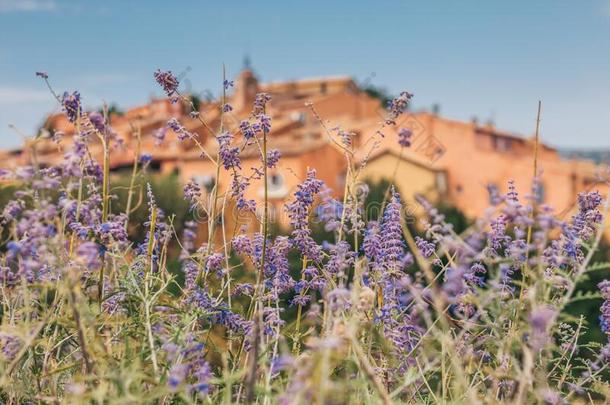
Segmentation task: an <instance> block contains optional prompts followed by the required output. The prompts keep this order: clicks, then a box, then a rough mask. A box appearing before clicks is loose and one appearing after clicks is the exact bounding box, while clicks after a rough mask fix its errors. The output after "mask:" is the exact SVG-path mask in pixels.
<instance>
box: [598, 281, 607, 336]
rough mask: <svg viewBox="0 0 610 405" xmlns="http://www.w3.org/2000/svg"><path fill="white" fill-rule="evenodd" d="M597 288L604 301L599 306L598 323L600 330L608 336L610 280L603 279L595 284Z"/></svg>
mask: <svg viewBox="0 0 610 405" xmlns="http://www.w3.org/2000/svg"><path fill="white" fill-rule="evenodd" d="M597 288H599V290H600V292H601V294H602V297H603V298H604V302H603V303H602V306H601V307H600V312H601V314H600V316H599V324H600V326H601V328H602V332H604V333H605V334H606V335H608V336H609V337H610V280H604V281H602V282H600V283H599V284H598V285H597Z"/></svg>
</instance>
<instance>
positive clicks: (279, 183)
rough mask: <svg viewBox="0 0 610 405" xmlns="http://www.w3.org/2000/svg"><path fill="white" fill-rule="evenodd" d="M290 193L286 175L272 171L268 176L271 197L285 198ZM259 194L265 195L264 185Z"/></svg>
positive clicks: (268, 193)
mask: <svg viewBox="0 0 610 405" xmlns="http://www.w3.org/2000/svg"><path fill="white" fill-rule="evenodd" d="M287 194H288V189H287V188H286V182H285V179H284V176H283V175H282V174H281V173H279V172H274V173H270V174H269V177H268V178H267V195H268V196H269V198H284V197H285V196H286V195H287ZM259 195H260V196H261V197H262V196H264V195H265V190H264V187H261V188H260V189H259Z"/></svg>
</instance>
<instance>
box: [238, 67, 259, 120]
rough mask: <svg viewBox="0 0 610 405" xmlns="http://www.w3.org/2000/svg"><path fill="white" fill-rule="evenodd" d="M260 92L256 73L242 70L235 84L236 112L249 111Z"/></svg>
mask: <svg viewBox="0 0 610 405" xmlns="http://www.w3.org/2000/svg"><path fill="white" fill-rule="evenodd" d="M258 91H259V89H258V79H257V78H256V76H254V73H252V71H251V70H250V69H244V70H242V71H241V73H240V74H239V77H238V78H237V80H236V83H235V94H234V95H233V108H235V111H237V112H247V111H249V110H250V109H251V108H252V103H253V102H254V99H255V98H256V93H258Z"/></svg>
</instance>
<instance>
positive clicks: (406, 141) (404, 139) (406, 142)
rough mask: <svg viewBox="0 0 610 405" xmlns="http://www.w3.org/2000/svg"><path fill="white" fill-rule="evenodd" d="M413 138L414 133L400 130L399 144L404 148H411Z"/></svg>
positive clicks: (406, 129) (408, 130)
mask: <svg viewBox="0 0 610 405" xmlns="http://www.w3.org/2000/svg"><path fill="white" fill-rule="evenodd" d="M412 136H413V131H411V130H410V129H409V128H400V129H399V130H398V144H399V145H400V146H402V147H403V148H408V147H409V146H411V137H412Z"/></svg>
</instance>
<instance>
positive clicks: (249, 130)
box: [239, 120, 256, 140]
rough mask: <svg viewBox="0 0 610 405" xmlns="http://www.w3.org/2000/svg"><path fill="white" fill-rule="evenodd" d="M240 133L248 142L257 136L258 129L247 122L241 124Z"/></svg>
mask: <svg viewBox="0 0 610 405" xmlns="http://www.w3.org/2000/svg"><path fill="white" fill-rule="evenodd" d="M239 131H240V132H241V134H242V135H243V136H244V138H246V139H248V140H249V139H252V138H254V137H255V136H256V129H255V128H254V127H253V126H252V125H251V124H250V122H249V121H246V120H244V121H242V122H240V123H239Z"/></svg>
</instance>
